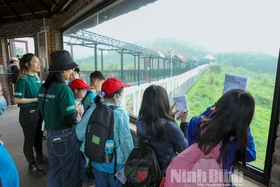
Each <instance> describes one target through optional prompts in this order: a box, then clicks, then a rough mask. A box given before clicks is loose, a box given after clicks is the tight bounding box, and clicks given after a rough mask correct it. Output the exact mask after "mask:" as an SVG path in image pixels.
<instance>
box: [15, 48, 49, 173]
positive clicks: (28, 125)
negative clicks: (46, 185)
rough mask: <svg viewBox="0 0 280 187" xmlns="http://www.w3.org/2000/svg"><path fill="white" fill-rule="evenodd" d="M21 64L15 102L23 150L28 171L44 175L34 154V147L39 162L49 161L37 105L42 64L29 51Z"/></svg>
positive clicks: (45, 162)
mask: <svg viewBox="0 0 280 187" xmlns="http://www.w3.org/2000/svg"><path fill="white" fill-rule="evenodd" d="M19 65H20V77H19V79H18V80H17V82H16V90H15V92H14V102H15V103H17V104H18V106H19V107H20V112H19V123H20V125H21V127H22V130H23V134H24V143H23V152H24V155H25V157H26V160H27V161H28V162H29V168H28V172H29V173H30V174H33V175H38V176H43V175H45V174H46V171H45V170H44V169H41V168H39V167H38V166H37V165H36V163H35V160H34V155H33V147H34V148H35V151H36V153H37V157H36V162H37V163H39V164H47V163H48V158H47V157H45V156H44V155H43V152H42V135H43V131H42V130H41V125H42V117H41V116H40V113H39V110H38V107H37V106H38V99H37V95H38V91H39V88H40V87H41V81H40V78H39V77H38V72H40V65H41V64H40V61H39V59H38V58H37V56H36V55H34V54H32V53H27V54H25V55H23V57H22V58H21V60H20V64H19Z"/></svg>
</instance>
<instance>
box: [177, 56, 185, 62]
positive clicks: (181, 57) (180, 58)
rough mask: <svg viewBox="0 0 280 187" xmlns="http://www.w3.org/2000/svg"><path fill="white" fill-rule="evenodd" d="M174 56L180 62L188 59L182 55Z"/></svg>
mask: <svg viewBox="0 0 280 187" xmlns="http://www.w3.org/2000/svg"><path fill="white" fill-rule="evenodd" d="M175 57H177V58H179V60H180V61H181V62H188V60H187V59H186V58H185V57H184V56H182V55H175Z"/></svg>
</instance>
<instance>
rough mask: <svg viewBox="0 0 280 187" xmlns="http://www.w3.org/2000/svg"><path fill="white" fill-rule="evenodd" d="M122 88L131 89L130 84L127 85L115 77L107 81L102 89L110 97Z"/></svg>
mask: <svg viewBox="0 0 280 187" xmlns="http://www.w3.org/2000/svg"><path fill="white" fill-rule="evenodd" d="M121 87H130V84H125V83H123V82H122V81H121V80H119V79H117V78H115V77H111V78H108V79H107V80H105V82H104V83H103V84H102V87H101V89H102V90H104V91H106V93H107V94H108V95H110V94H112V93H114V92H115V91H117V90H118V89H120V88H121Z"/></svg>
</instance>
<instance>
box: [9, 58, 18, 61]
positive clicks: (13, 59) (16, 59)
mask: <svg viewBox="0 0 280 187" xmlns="http://www.w3.org/2000/svg"><path fill="white" fill-rule="evenodd" d="M10 61H18V58H16V57H12V58H11V60H10Z"/></svg>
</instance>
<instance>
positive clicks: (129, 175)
mask: <svg viewBox="0 0 280 187" xmlns="http://www.w3.org/2000/svg"><path fill="white" fill-rule="evenodd" d="M124 173H125V176H126V186H129V187H146V186H147V187H150V186H152V187H157V186H159V184H160V181H161V178H162V176H163V173H162V172H161V170H160V167H159V164H158V160H157V157H156V155H155V153H154V151H153V149H152V148H151V147H150V146H149V142H148V140H144V141H143V140H140V144H139V145H138V146H137V147H134V149H133V150H132V151H131V153H130V154H129V156H128V158H127V160H126V163H125V165H124Z"/></svg>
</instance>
